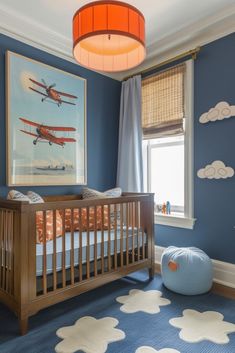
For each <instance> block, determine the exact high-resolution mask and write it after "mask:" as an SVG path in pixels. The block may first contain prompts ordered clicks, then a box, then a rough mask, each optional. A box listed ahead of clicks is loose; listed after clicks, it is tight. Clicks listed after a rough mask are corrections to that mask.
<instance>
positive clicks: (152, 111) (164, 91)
mask: <svg viewBox="0 0 235 353" xmlns="http://www.w3.org/2000/svg"><path fill="white" fill-rule="evenodd" d="M185 69H186V66H185V64H180V65H177V66H175V67H173V68H170V69H167V70H165V71H163V72H160V73H158V74H156V75H154V76H151V77H149V78H146V79H143V80H142V127H143V135H144V138H146V139H147V138H148V139H149V138H157V137H162V136H171V135H178V134H182V133H183V131H184V130H183V118H184V117H185V114H184V74H185Z"/></svg>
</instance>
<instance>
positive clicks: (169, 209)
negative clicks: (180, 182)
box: [166, 201, 171, 214]
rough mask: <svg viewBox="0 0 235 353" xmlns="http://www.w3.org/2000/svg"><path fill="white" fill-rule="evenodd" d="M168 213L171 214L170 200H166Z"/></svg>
mask: <svg viewBox="0 0 235 353" xmlns="http://www.w3.org/2000/svg"><path fill="white" fill-rule="evenodd" d="M166 214H171V204H170V202H169V201H167V202H166Z"/></svg>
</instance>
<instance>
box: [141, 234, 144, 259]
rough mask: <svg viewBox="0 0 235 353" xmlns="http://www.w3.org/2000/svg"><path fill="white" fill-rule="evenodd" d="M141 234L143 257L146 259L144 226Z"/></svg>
mask: <svg viewBox="0 0 235 353" xmlns="http://www.w3.org/2000/svg"><path fill="white" fill-rule="evenodd" d="M141 234H142V257H143V259H145V243H144V231H143V228H141Z"/></svg>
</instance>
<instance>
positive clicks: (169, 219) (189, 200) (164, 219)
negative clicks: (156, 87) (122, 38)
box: [144, 59, 196, 229]
mask: <svg viewBox="0 0 235 353" xmlns="http://www.w3.org/2000/svg"><path fill="white" fill-rule="evenodd" d="M185 63H186V72H185V79H184V97H185V107H184V108H185V134H184V165H185V168H184V214H182V215H180V214H172V215H166V214H160V213H156V212H155V217H154V220H155V224H160V225H165V226H172V227H179V228H187V229H193V227H194V224H195V221H196V219H195V218H194V181H193V175H194V170H193V165H194V158H193V157H194V60H193V59H190V60H187V61H186V62H185ZM151 148H152V146H151V147H150V143H149V142H148V144H147V146H146V150H145V151H144V153H145V156H146V161H145V163H144V164H145V165H147V170H145V171H144V173H146V174H147V190H148V191H150V185H151V173H150V168H151V167H150V154H151Z"/></svg>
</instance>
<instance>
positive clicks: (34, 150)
mask: <svg viewBox="0 0 235 353" xmlns="http://www.w3.org/2000/svg"><path fill="white" fill-rule="evenodd" d="M6 100H7V102H6V106H7V184H8V185H9V186H13V185H14V186H21V185H22V186H23V185H25V186H30V185H76V184H77V185H78V184H79V185H84V184H86V80H85V79H83V78H81V77H78V76H75V75H72V74H70V73H67V72H65V71H62V70H59V69H56V68H54V67H51V66H48V65H45V64H42V63H40V62H38V61H35V60H32V59H29V58H27V57H24V56H22V55H18V54H16V53H12V52H10V51H8V52H7V53H6Z"/></svg>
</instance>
